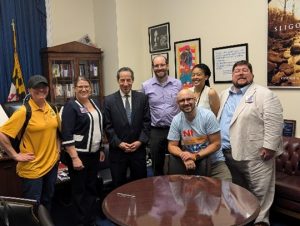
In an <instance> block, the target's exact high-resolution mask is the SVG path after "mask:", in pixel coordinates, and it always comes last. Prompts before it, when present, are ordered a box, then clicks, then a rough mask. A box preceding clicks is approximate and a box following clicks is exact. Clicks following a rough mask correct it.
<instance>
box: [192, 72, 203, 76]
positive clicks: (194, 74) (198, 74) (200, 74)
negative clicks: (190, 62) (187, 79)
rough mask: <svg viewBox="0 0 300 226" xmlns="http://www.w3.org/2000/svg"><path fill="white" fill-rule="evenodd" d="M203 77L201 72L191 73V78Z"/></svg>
mask: <svg viewBox="0 0 300 226" xmlns="http://www.w3.org/2000/svg"><path fill="white" fill-rule="evenodd" d="M202 75H205V74H204V73H203V72H197V73H192V77H193V76H202Z"/></svg>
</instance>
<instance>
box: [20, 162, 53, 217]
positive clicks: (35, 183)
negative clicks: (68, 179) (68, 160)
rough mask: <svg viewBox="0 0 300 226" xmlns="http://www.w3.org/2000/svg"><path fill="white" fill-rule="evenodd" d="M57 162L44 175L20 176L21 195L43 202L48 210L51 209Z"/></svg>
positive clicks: (39, 202)
mask: <svg viewBox="0 0 300 226" xmlns="http://www.w3.org/2000/svg"><path fill="white" fill-rule="evenodd" d="M57 170H58V164H55V165H54V166H53V168H52V169H51V170H50V171H49V172H48V173H47V174H45V175H44V176H42V177H39V178H36V179H30V178H23V177H22V178H21V180H22V192H23V197H24V198H26V199H33V200H36V201H37V202H38V204H43V205H44V206H45V207H46V208H47V209H48V210H49V211H50V209H51V199H52V197H53V195H54V190H55V183H56V179H57Z"/></svg>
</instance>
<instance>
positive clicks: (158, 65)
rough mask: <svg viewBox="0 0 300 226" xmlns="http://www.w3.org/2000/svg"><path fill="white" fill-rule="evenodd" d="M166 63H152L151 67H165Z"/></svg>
mask: <svg viewBox="0 0 300 226" xmlns="http://www.w3.org/2000/svg"><path fill="white" fill-rule="evenodd" d="M166 65H167V64H156V65H153V68H160V67H165V66H166Z"/></svg>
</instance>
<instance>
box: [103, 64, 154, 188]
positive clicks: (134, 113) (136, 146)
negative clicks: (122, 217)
mask: <svg viewBox="0 0 300 226" xmlns="http://www.w3.org/2000/svg"><path fill="white" fill-rule="evenodd" d="M117 80H118V83H119V87H120V89H119V90H118V91H116V92H115V93H113V94H111V95H109V96H107V97H105V102H104V128H105V132H106V135H107V139H108V141H109V160H110V170H111V175H112V180H113V184H114V186H115V187H117V186H120V185H122V184H124V183H126V182H127V180H126V172H127V168H129V169H130V179H131V180H136V179H140V178H144V177H147V165H146V144H147V142H148V140H149V135H150V122H151V118H150V109H149V103H148V98H147V96H146V95H145V94H143V93H141V92H138V91H134V90H132V84H133V81H134V74H133V71H132V70H131V69H130V68H128V67H123V68H120V69H119V70H118V73H117Z"/></svg>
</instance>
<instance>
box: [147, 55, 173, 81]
mask: <svg viewBox="0 0 300 226" xmlns="http://www.w3.org/2000/svg"><path fill="white" fill-rule="evenodd" d="M158 55H163V56H164V57H165V58H166V59H167V62H169V54H168V53H155V54H151V64H150V65H151V71H152V77H153V76H154V75H155V74H154V71H153V67H152V61H153V59H154V57H156V56H158ZM167 73H168V74H169V71H168V72H167Z"/></svg>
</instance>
